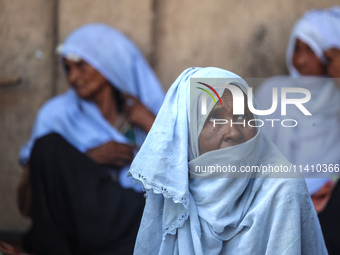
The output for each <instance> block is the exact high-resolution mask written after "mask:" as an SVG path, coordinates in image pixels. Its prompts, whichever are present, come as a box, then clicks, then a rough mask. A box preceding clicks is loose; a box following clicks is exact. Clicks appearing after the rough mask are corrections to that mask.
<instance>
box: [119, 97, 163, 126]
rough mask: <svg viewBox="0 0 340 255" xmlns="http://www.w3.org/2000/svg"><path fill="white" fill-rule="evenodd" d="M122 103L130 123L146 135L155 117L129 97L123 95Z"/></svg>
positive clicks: (138, 102)
mask: <svg viewBox="0 0 340 255" xmlns="http://www.w3.org/2000/svg"><path fill="white" fill-rule="evenodd" d="M124 102H125V104H124V110H125V112H126V113H127V117H128V120H129V121H130V123H131V124H133V125H135V126H138V127H140V128H141V129H143V130H144V131H145V133H148V132H149V131H150V129H151V126H152V124H153V122H154V121H155V118H156V116H155V115H154V114H153V113H152V112H151V111H150V110H149V109H148V108H146V106H145V105H144V104H143V103H142V102H140V101H139V100H138V99H137V98H135V97H133V96H131V95H124Z"/></svg>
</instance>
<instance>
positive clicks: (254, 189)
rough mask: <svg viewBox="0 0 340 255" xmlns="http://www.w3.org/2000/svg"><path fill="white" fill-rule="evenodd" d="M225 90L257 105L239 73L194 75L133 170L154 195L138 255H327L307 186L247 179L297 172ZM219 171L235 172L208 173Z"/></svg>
mask: <svg viewBox="0 0 340 255" xmlns="http://www.w3.org/2000/svg"><path fill="white" fill-rule="evenodd" d="M216 78H218V80H217V81H213V79H215V80H216ZM190 82H192V83H193V84H192V85H191V86H194V87H192V88H191V90H190ZM200 84H205V85H206V86H207V87H209V86H210V87H209V89H207V88H206V87H205V86H203V87H201V89H205V90H207V91H208V92H209V91H210V92H209V93H211V94H212V92H211V90H210V88H211V89H213V90H214V89H216V90H217V92H216V93H218V95H219V99H217V98H216V95H215V96H214V98H216V103H215V102H213V100H212V99H211V97H209V96H207V98H206V101H204V100H203V99H202V96H203V94H204V93H205V92H202V93H197V92H200V91H201V90H199V89H196V86H199V85H200ZM219 84H227V85H228V84H233V86H236V87H238V88H239V89H240V90H241V91H242V94H243V95H247V88H248V85H247V84H246V82H245V81H244V80H243V79H241V78H240V77H239V76H237V75H235V74H234V73H231V72H228V71H225V70H222V69H219V68H192V69H188V70H186V71H184V72H183V73H182V74H181V75H180V76H179V77H178V78H177V80H176V81H175V82H174V84H173V85H172V86H171V87H170V89H169V91H168V93H167V95H166V98H165V101H164V104H163V106H162V108H161V109H160V112H159V114H158V115H157V118H156V120H155V122H154V125H153V126H152V128H151V130H150V132H149V134H148V136H147V138H146V140H145V143H144V144H143V146H142V148H141V149H140V151H139V152H138V154H137V155H136V157H135V159H134V161H133V162H132V165H131V168H130V170H129V174H130V175H132V177H133V178H134V179H135V180H136V181H137V182H138V183H141V185H142V186H143V188H144V189H145V190H146V206H145V209H144V214H143V218H142V222H141V226H140V228H139V232H138V236H137V240H136V245H135V251H134V254H135V255H139V254H143V255H144V254H150V255H152V254H162V255H168V254H171V255H174V254H196V255H202V254H280V255H282V254H309V255H310V254H315V255H317V254H318V255H319V254H327V251H326V249H325V245H324V241H323V237H322V234H321V229H320V226H319V222H318V219H317V216H316V213H315V210H314V209H313V206H312V204H311V200H310V197H309V195H308V191H307V188H306V185H305V183H304V181H303V179H302V178H278V177H299V175H296V174H293V175H280V174H279V175H276V174H268V173H267V174H262V173H260V172H251V171H244V169H251V167H252V166H256V167H259V166H269V165H271V166H288V165H289V163H288V162H287V161H286V159H285V158H284V157H283V156H282V154H281V153H280V152H279V151H278V150H277V148H276V147H275V146H274V145H273V144H272V143H271V142H269V141H268V140H267V139H266V138H265V137H264V136H263V135H262V133H261V131H260V128H257V127H256V126H259V125H258V124H256V120H253V119H255V117H254V116H253V114H252V113H251V112H250V110H249V108H248V107H247V106H246V104H244V101H242V102H241V103H242V107H245V110H244V113H243V114H238V115H234V114H233V109H234V108H235V105H234V99H233V94H232V93H231V92H230V91H229V90H228V89H217V87H218V86H217V85H219ZM212 95H213V94H212ZM205 102H206V103H205ZM238 102H240V101H238ZM202 107H203V110H204V109H206V112H207V114H206V115H204V114H202V112H201V109H202ZM216 120H220V123H222V122H223V123H224V124H225V125H215V124H216ZM221 120H224V121H221ZM226 121H228V123H227V122H226ZM231 122H233V123H234V124H233V125H230V123H231ZM236 123H238V124H236ZM240 123H244V125H241V124H240ZM250 123H251V124H250ZM218 166H220V168H221V169H224V170H225V171H220V172H218V171H215V172H214V171H210V172H207V171H206V170H205V169H209V167H215V170H216V169H218ZM223 167H225V168H223ZM247 167H248V168H247ZM228 168H229V169H232V170H231V171H228V170H227V169H228ZM199 169H201V170H199ZM210 169H211V168H210ZM190 177H191V178H190ZM261 177H262V178H261ZM269 177H273V178H269ZM276 177H277V178H276ZM300 177H301V176H300Z"/></svg>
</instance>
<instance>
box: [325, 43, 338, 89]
mask: <svg viewBox="0 0 340 255" xmlns="http://www.w3.org/2000/svg"><path fill="white" fill-rule="evenodd" d="M324 55H325V57H326V59H327V62H328V65H327V73H328V75H329V76H330V77H332V78H340V49H337V48H331V49H329V50H326V51H325V52H324ZM338 85H339V86H340V84H338Z"/></svg>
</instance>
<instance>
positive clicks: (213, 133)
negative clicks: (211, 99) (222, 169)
mask: <svg viewBox="0 0 340 255" xmlns="http://www.w3.org/2000/svg"><path fill="white" fill-rule="evenodd" d="M221 101H222V106H221V104H220V103H219V102H218V103H217V104H216V105H215V106H214V108H213V109H212V110H211V112H210V113H209V115H208V118H207V119H206V121H205V123H204V126H203V129H202V131H201V133H200V135H199V137H198V145H199V150H200V154H201V155H202V154H203V153H206V152H208V151H212V150H218V149H222V148H226V147H230V146H235V145H238V144H241V143H244V142H246V141H248V140H249V139H251V138H253V137H254V136H255V134H256V132H257V130H256V128H255V127H251V126H248V124H247V123H248V121H249V120H251V119H253V114H252V113H251V112H250V111H249V109H248V106H246V107H245V114H244V115H233V98H232V94H231V92H230V91H229V90H228V89H225V90H224V93H223V95H222V97H221ZM245 105H247V104H245ZM214 119H225V120H227V121H228V123H227V124H216V125H215V127H214ZM231 120H232V121H233V123H235V122H238V123H243V121H244V120H245V126H244V125H243V124H240V125H239V124H233V125H230V122H231Z"/></svg>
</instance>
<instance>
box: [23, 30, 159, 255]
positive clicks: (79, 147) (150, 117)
mask: <svg viewBox="0 0 340 255" xmlns="http://www.w3.org/2000/svg"><path fill="white" fill-rule="evenodd" d="M58 51H59V53H60V55H61V60H62V64H63V67H64V70H65V73H66V76H67V80H68V83H69V84H70V89H69V90H68V91H67V92H65V93H64V94H62V95H58V96H56V97H54V98H52V99H50V100H49V101H48V102H47V103H45V104H44V106H43V107H42V108H41V109H40V111H39V113H38V115H37V118H36V121H35V124H34V128H33V131H32V135H31V138H30V140H29V141H28V142H27V143H26V144H25V145H24V146H23V147H22V149H21V152H20V158H19V161H20V164H21V165H22V166H23V168H24V172H23V175H22V180H21V182H20V184H19V189H18V203H19V208H20V211H21V212H22V214H24V215H26V216H30V217H31V219H32V228H31V230H30V231H29V233H28V234H27V235H26V236H25V238H24V248H25V249H26V250H28V251H32V252H35V253H36V254H59V255H60V254H63V255H67V254H96V255H101V254H103V255H104V254H124V255H126V254H132V252H133V247H134V243H135V238H136V234H137V230H138V227H139V224H140V219H141V216H142V212H143V208H144V198H143V195H142V193H141V189H140V188H139V187H138V186H136V185H135V184H134V183H133V181H132V179H131V178H127V176H126V174H127V171H128V170H129V166H130V163H131V161H132V160H133V158H134V156H135V154H136V151H137V150H138V148H139V147H140V146H141V145H142V143H143V141H144V139H145V136H146V134H147V133H148V131H149V130H150V128H151V126H152V123H153V121H154V119H155V115H156V114H157V112H158V110H159V108H160V107H161V104H162V102H163V98H164V92H163V89H162V87H161V85H160V83H159V81H158V79H157V78H156V76H155V74H154V72H153V71H152V69H151V68H150V66H149V64H148V63H147V62H146V60H145V59H144V57H143V56H142V54H141V53H140V51H139V50H138V49H137V47H136V46H135V45H134V44H133V43H132V42H131V41H130V40H129V39H128V38H127V37H125V36H124V35H123V34H122V33H120V32H119V31H117V30H116V29H114V28H112V27H110V26H107V25H105V24H88V25H85V26H82V27H80V28H78V29H76V30H75V31H73V32H72V33H71V34H70V35H69V36H68V37H67V39H66V40H65V41H64V43H63V44H62V45H61V46H60V47H59V48H58Z"/></svg>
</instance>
